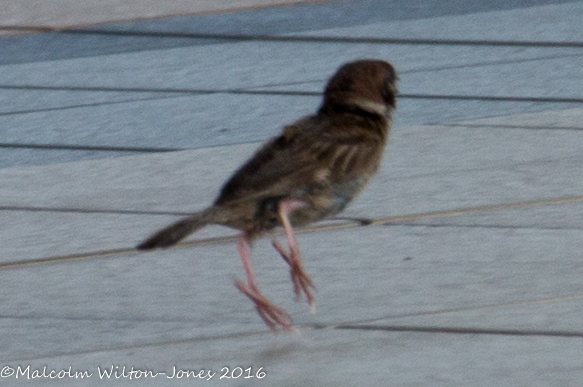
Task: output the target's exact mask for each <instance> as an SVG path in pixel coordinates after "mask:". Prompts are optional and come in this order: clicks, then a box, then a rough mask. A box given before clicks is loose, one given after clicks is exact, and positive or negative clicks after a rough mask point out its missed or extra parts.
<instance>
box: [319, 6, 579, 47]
mask: <svg viewBox="0 0 583 387" xmlns="http://www.w3.org/2000/svg"><path fill="white" fill-rule="evenodd" d="M582 17H583V5H582V4H581V2H570V3H566V4H550V5H541V6H535V7H527V8H519V9H512V10H493V11H489V12H480V13H473V14H468V15H455V16H441V17H435V18H425V19H418V20H399V21H391V22H385V23H376V24H375V23H369V24H366V25H360V26H354V27H344V28H337V29H329V30H319V31H314V32H311V33H310V35H316V36H331V37H332V36H350V37H356V36H358V37H374V38H393V39H398V38H401V39H462V40H480V41H484V40H502V41H531V42H541V41H547V42H580V41H581V40H582V39H583V30H581V28H580V22H579V21H580V20H581V18H582Z"/></svg>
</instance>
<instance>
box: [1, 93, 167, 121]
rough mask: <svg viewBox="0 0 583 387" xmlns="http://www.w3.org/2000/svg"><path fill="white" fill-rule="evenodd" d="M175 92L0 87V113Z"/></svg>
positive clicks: (2, 114) (91, 104)
mask: <svg viewBox="0 0 583 387" xmlns="http://www.w3.org/2000/svg"><path fill="white" fill-rule="evenodd" d="M169 96H175V94H167V93H148V92H141V93H131V92H116V91H98V90H89V91H84V90H42V89H35V88H32V89H28V90H26V89H18V88H16V89H0V103H1V106H0V116H6V115H12V114H26V113H30V112H36V111H39V110H59V109H72V108H76V107H82V106H99V105H103V104H112V103H123V102H129V101H136V100H144V99H152V98H165V97H169Z"/></svg>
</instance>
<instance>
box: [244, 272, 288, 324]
mask: <svg viewBox="0 0 583 387" xmlns="http://www.w3.org/2000/svg"><path fill="white" fill-rule="evenodd" d="M235 286H236V287H237V288H238V289H239V291H240V292H241V293H243V294H244V295H246V296H247V297H249V298H250V299H251V301H253V302H254V303H255V309H257V313H259V316H260V317H261V318H262V319H263V321H264V322H265V324H266V325H267V326H268V327H269V329H271V330H274V331H275V330H277V328H278V327H281V328H282V329H283V330H284V331H289V332H292V331H293V330H294V329H293V327H292V325H291V323H292V319H291V317H290V315H289V314H288V313H287V312H286V311H285V310H283V309H282V308H280V307H278V306H277V305H275V304H273V303H272V302H271V301H269V300H268V299H267V298H266V297H265V296H264V295H263V294H262V293H261V291H260V290H259V288H257V286H253V285H247V284H245V283H244V282H243V281H241V280H238V279H236V280H235Z"/></svg>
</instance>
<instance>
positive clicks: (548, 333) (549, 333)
mask: <svg viewBox="0 0 583 387" xmlns="http://www.w3.org/2000/svg"><path fill="white" fill-rule="evenodd" d="M333 329H338V330H361V331H385V332H417V333H447V334H457V335H495V336H544V337H577V338H583V332H577V331H553V330H536V329H532V330H531V329H526V330H521V329H488V328H466V327H416V326H407V325H338V326H335V327H334V328H333Z"/></svg>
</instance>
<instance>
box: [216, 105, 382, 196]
mask: <svg viewBox="0 0 583 387" xmlns="http://www.w3.org/2000/svg"><path fill="white" fill-rule="evenodd" d="M333 121H336V120H332V121H330V120H329V119H327V118H322V117H318V116H312V117H308V118H305V119H303V120H300V121H298V122H297V123H295V124H293V125H291V126H288V127H286V129H285V130H284V132H283V134H282V135H281V136H279V137H276V138H274V139H272V140H271V141H269V142H267V143H266V144H265V145H264V146H263V147H262V148H260V149H259V151H258V152H257V153H256V154H255V155H254V156H253V157H252V158H251V159H250V160H249V161H248V162H247V163H246V164H244V165H243V166H242V167H241V168H240V169H239V170H238V171H237V172H235V174H234V175H233V176H232V177H231V179H230V180H229V181H228V182H227V183H226V184H225V185H224V187H223V189H222V190H221V193H220V195H219V197H218V199H217V200H216V202H215V204H217V205H223V204H226V203H229V202H234V201H239V200H256V199H259V198H269V197H286V196H289V195H291V194H292V193H296V194H297V193H298V192H302V191H307V190H308V189H309V188H310V187H311V186H312V185H313V184H314V183H317V181H318V180H321V179H322V176H326V178H327V179H329V180H330V182H332V183H333V182H334V181H341V180H344V179H349V178H350V176H351V175H354V174H356V173H357V172H358V171H359V170H360V171H361V172H366V168H364V169H365V170H364V171H363V168H362V164H363V163H364V164H371V160H372V159H374V158H376V157H377V154H378V153H379V150H381V151H382V146H384V144H380V148H379V141H378V139H373V138H371V133H370V131H368V130H358V127H356V128H355V126H354V124H355V123H354V122H352V123H351V122H346V121H344V122H333ZM349 121H350V120H349ZM355 129H356V130H355ZM373 164H374V160H373ZM374 167H375V168H376V166H374ZM318 172H320V173H318ZM320 183H321V182H320Z"/></svg>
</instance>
